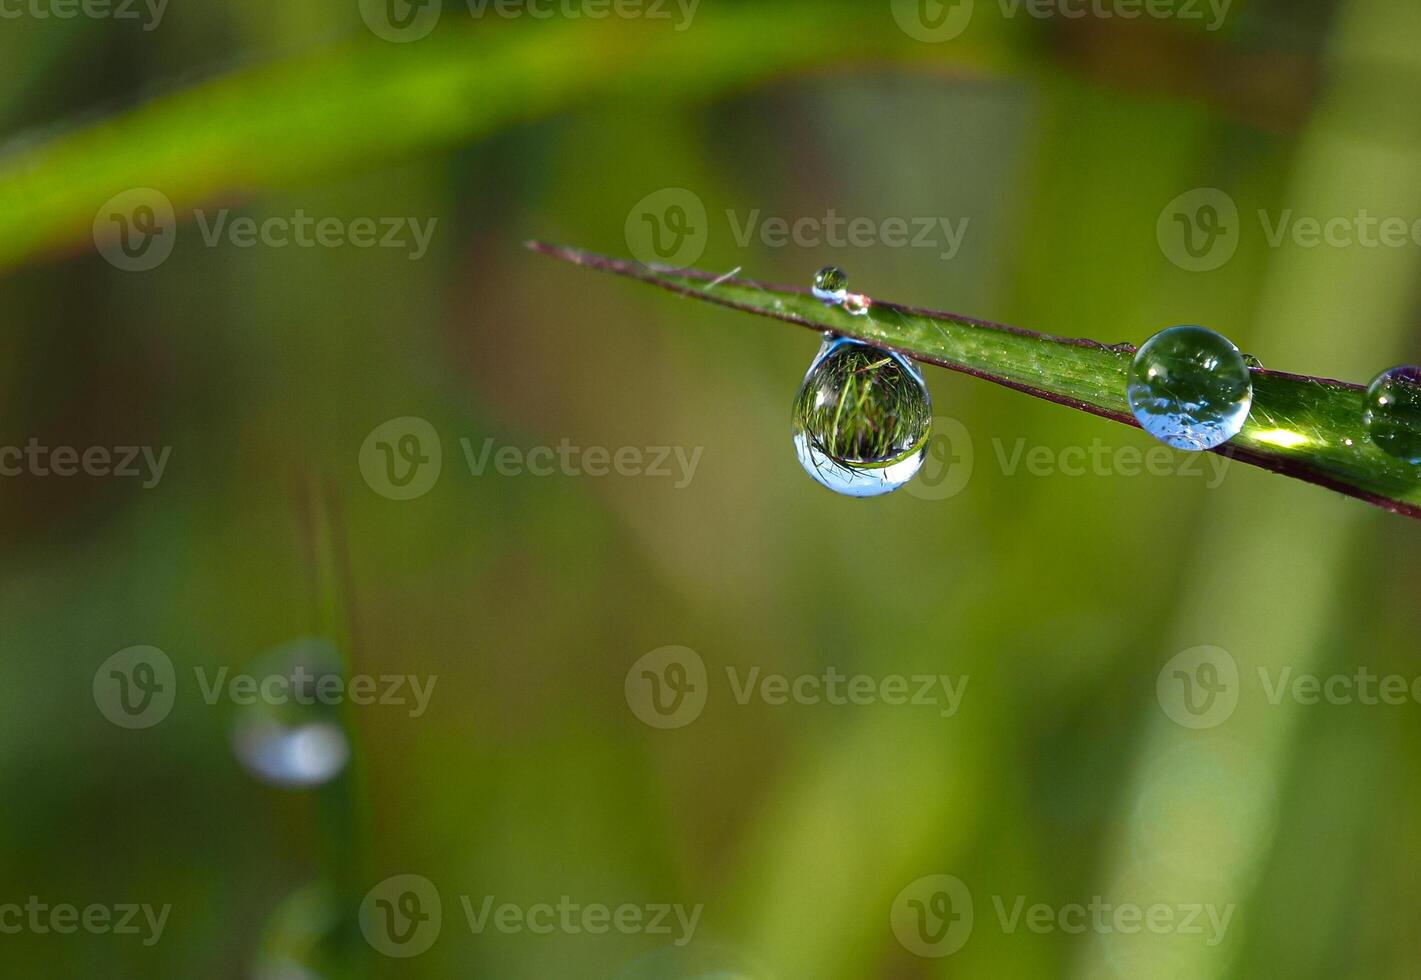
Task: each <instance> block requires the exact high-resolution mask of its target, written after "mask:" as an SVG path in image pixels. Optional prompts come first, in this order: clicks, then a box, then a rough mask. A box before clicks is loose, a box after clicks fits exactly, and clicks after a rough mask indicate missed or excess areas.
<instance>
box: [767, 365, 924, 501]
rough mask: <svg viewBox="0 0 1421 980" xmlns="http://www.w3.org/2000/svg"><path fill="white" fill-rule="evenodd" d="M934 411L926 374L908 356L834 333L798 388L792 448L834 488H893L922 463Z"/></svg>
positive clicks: (872, 493)
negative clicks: (905, 357)
mask: <svg viewBox="0 0 1421 980" xmlns="http://www.w3.org/2000/svg"><path fill="white" fill-rule="evenodd" d="M932 414H933V411H932V401H931V399H930V397H929V395H928V387H927V385H926V384H925V383H924V382H923V378H922V375H920V374H919V373H918V371H917V369H916V368H915V367H913V365H912V364H910V363H909V362H908V361H907V360H905V359H904V358H903V357H901V356H899V355H898V354H893V353H889V352H888V351H885V350H880V349H879V348H877V347H870V346H869V345H868V344H864V343H860V342H859V341H856V340H849V339H847V338H844V337H829V338H827V339H826V340H825V341H824V344H823V346H821V347H820V348H819V353H818V354H817V355H815V358H814V362H813V363H812V364H810V365H809V371H808V373H806V374H805V376H804V382H803V383H802V384H801V385H800V386H799V392H798V394H796V395H795V399H794V451H795V454H796V455H797V456H798V457H799V462H800V464H801V465H803V467H804V469H805V472H807V473H808V474H809V475H810V476H812V477H813V478H814V479H815V480H818V481H819V482H820V483H821V484H823V485H824V486H826V487H828V488H829V489H830V490H833V491H834V492H835V493H842V494H844V495H845V496H849V497H876V496H878V495H879V494H885V493H891V492H892V491H894V490H897V489H898V488H899V487H901V486H902V485H903V484H905V483H907V482H908V481H909V480H911V479H912V478H913V474H915V473H917V472H918V468H919V467H920V466H922V465H923V458H924V456H925V455H926V453H927V441H928V433H929V431H930V429H931V428H932Z"/></svg>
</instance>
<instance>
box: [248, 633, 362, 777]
mask: <svg viewBox="0 0 1421 980" xmlns="http://www.w3.org/2000/svg"><path fill="white" fill-rule="evenodd" d="M248 673H250V674H251V675H252V676H253V677H255V678H256V679H257V684H258V690H260V691H262V692H267V691H271V692H273V693H272V696H271V698H270V699H268V698H267V697H266V696H265V694H264V695H263V696H262V697H259V698H258V699H257V700H256V702H255V703H254V704H250V705H244V706H242V707H240V708H239V709H238V713H237V715H236V717H235V718H234V719H233V722H232V751H233V753H234V754H235V755H236V757H237V761H239V762H240V763H241V764H242V766H243V767H244V768H245V769H246V770H247V771H248V772H249V773H251V774H252V775H253V776H255V777H256V778H257V779H260V780H262V781H263V782H267V783H272V784H274V785H277V786H286V787H291V788H301V787H310V786H319V785H321V784H322V783H325V782H328V781H330V780H331V779H333V778H335V777H336V776H337V775H339V774H340V772H341V770H343V769H344V768H345V764H346V762H347V761H349V759H350V743H349V741H348V740H347V739H346V736H345V730H344V729H343V728H342V727H341V724H340V715H339V711H338V709H337V708H336V707H335V706H334V705H333V704H331V703H330V702H331V700H332V698H331V697H330V695H329V691H331V690H338V691H342V692H343V691H344V690H345V683H344V678H343V675H342V671H341V666H340V658H339V657H338V656H337V654H336V652H335V650H334V648H332V647H331V646H330V644H328V643H327V642H325V641H324V640H319V639H305V640H298V641H296V642H295V643H292V644H289V645H288V646H284V647H281V648H279V649H277V650H275V651H274V652H272V653H270V654H267V655H265V656H263V657H261V658H260V659H259V660H258V661H257V662H256V663H255V664H254V665H253V666H252V667H251V668H250V669H249V670H248Z"/></svg>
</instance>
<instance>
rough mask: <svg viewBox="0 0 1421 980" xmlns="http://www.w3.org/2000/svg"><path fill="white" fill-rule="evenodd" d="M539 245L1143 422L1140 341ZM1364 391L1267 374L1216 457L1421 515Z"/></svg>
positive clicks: (1420, 499)
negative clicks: (821, 295)
mask: <svg viewBox="0 0 1421 980" xmlns="http://www.w3.org/2000/svg"><path fill="white" fill-rule="evenodd" d="M529 247H530V248H532V249H533V250H535V251H538V252H542V253H544V254H547V255H551V256H553V257H555V258H559V259H563V260H564V261H567V262H571V263H573V264H575V265H582V266H587V267H588V268H591V269H596V270H599V271H603V272H612V273H616V274H617V275H622V276H627V277H629V278H632V279H638V280H641V281H643V282H647V283H651V284H653V285H656V286H660V287H662V288H663V289H668V290H671V291H672V292H675V293H678V294H680V295H682V296H688V297H692V298H695V299H701V300H706V301H708V302H711V303H717V304H720V305H722V306H728V307H730V308H732V309H737V310H741V311H744V312H746V313H755V314H758V315H760V316H767V317H773V318H775V319H778V320H784V321H787V322H789V323H796V324H799V325H800V326H803V327H808V328H810V329H813V330H820V331H823V330H829V331H833V332H834V333H837V334H842V335H844V336H846V337H854V338H857V339H859V340H862V341H865V342H866V343H869V344H873V345H875V346H878V347H883V348H885V349H888V350H895V351H898V352H899V353H902V354H904V355H906V356H908V357H912V358H914V359H915V360H918V361H922V362H924V363H927V364H936V365H938V366H940V367H945V368H949V369H951V370H954V371H961V372H964V373H967V374H971V375H974V376H976V377H979V378H984V379H986V380H988V381H994V382H996V383H997V384H1001V385H1005V386H1007V387H1009V388H1015V389H1017V390H1018V391H1023V392H1026V393H1027V394H1029V395H1034V396H1036V397H1038V398H1044V399H1046V400H1048V401H1053V402H1056V403H1058V404H1061V405H1067V406H1070V407H1071V408H1076V409H1080V410H1081V411H1084V412H1090V413H1091V414H1094V415H1099V416H1101V417H1103V418H1108V419H1112V420H1114V421H1116V422H1123V423H1124V424H1126V425H1135V426H1137V427H1138V424H1137V423H1136V422H1135V419H1134V417H1133V416H1132V415H1131V413H1130V407H1129V404H1128V403H1127V401H1126V397H1125V385H1126V372H1127V371H1128V369H1129V366H1130V362H1131V360H1132V358H1133V357H1134V354H1135V348H1134V347H1132V346H1130V345H1128V344H1116V345H1107V344H1102V343H1098V342H1096V341H1093V340H1079V339H1073V338H1065V337H1052V336H1050V335H1047V334H1041V333H1036V332H1033V331H1030V330H1022V329H1020V328H1017V327H1008V326H1004V325H1002V324H997V323H989V322H987V321H983V320H974V319H971V318H968V317H964V316H958V315H957V314H953V313H941V312H937V311H934V310H922V309H916V308H914V307H909V306H900V305H898V304H894V303H886V302H880V301H878V300H874V301H873V305H872V307H871V309H870V310H869V313H868V314H867V315H866V316H854V315H852V314H850V313H848V312H845V311H844V310H843V309H842V308H841V307H828V306H826V305H825V304H823V303H822V302H820V301H819V300H818V299H816V298H815V297H814V296H813V295H812V294H811V293H810V292H809V290H808V289H807V288H806V289H800V288H793V287H787V286H771V285H767V284H764V283H759V282H754V281H753V280H749V279H741V278H736V277H725V276H717V275H713V274H710V273H705V272H699V271H696V270H692V269H669V268H663V267H659V266H645V265H640V264H638V263H635V262H631V261H627V260H623V259H614V258H609V257H607V256H602V255H596V254H593V253H590V252H584V251H580V250H578V249H570V248H559V247H555V246H550V245H544V244H541V243H536V242H534V243H529ZM1362 394H1363V388H1362V387H1361V386H1359V385H1354V384H1347V383H1345V382H1341V381H1331V380H1328V379H1325V378H1312V377H1305V376H1302V375H1296V374H1287V373H1284V372H1281V371H1268V370H1262V369H1259V370H1255V371H1254V372H1253V409H1252V411H1251V413H1250V415H1249V419H1248V422H1247V424H1246V425H1245V426H1244V429H1243V431H1242V432H1241V433H1239V434H1238V435H1237V436H1236V437H1234V438H1233V439H1232V440H1231V441H1230V442H1229V443H1228V444H1226V445H1225V446H1221V447H1220V448H1218V449H1216V450H1214V452H1218V453H1221V454H1222V455H1225V456H1228V457H1230V458H1232V459H1236V460H1238V461H1239V462H1243V463H1248V464H1250V465H1253V466H1260V467H1263V468H1264V469H1268V470H1272V471H1274V472H1276V473H1282V474H1284V475H1286V476H1290V477H1293V478H1295V479H1299V480H1304V481H1306V482H1309V483H1315V484H1317V485H1319V486H1323V487H1327V488H1329V489H1332V490H1336V491H1338V492H1339V493H1344V494H1347V495H1348V496H1352V497H1356V498H1358V499H1360V500H1365V501H1367V502H1368V503H1371V504H1375V505H1377V506H1378V507H1382V508H1384V509H1386V510H1390V511H1393V512H1395V513H1398V514H1404V515H1406V516H1408V517H1421V468H1418V467H1416V466H1413V465H1411V464H1408V463H1406V462H1404V461H1402V460H1400V459H1397V458H1395V457H1393V456H1389V455H1387V454H1386V453H1384V452H1382V451H1381V450H1379V449H1377V448H1376V447H1375V446H1374V445H1372V443H1371V441H1370V440H1369V439H1368V438H1367V436H1366V433H1365V432H1364V431H1363V427H1362Z"/></svg>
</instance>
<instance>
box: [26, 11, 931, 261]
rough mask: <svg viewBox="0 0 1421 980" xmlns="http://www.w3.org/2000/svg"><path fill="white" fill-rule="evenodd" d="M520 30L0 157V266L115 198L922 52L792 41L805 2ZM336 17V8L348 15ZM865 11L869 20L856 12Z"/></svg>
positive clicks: (861, 23) (70, 230)
mask: <svg viewBox="0 0 1421 980" xmlns="http://www.w3.org/2000/svg"><path fill="white" fill-rule="evenodd" d="M707 7H708V9H707V10H705V11H703V12H702V14H703V16H702V17H701V18H699V19H698V20H697V21H696V24H695V27H696V29H695V30H685V31H676V30H675V29H674V28H673V27H671V26H669V25H666V24H663V23H661V22H660V21H654V22H634V21H626V20H609V21H599V20H589V19H578V20H563V21H560V22H556V23H554V22H549V23H546V24H544V23H539V24H538V26H537V28H536V29H533V30H520V29H516V28H511V27H509V26H507V25H505V24H501V23H496V22H495V23H481V22H475V21H470V20H467V19H466V21H467V22H466V23H462V24H460V23H456V22H455V17H454V15H452V14H451V16H450V18H449V19H450V23H449V24H447V25H442V26H440V27H439V29H437V30H436V31H435V32H434V33H433V34H431V35H430V36H428V37H426V38H424V39H422V40H419V41H417V42H415V43H410V44H391V43H388V42H386V41H382V40H379V39H376V38H374V37H373V36H371V35H369V34H366V33H363V34H362V35H361V36H358V37H356V38H355V39H353V40H349V41H345V42H342V43H337V44H332V45H329V46H326V47H323V48H320V49H317V50H314V51H311V52H307V53H303V54H301V55H299V56H296V57H293V58H290V59H286V60H281V61H274V62H270V63H264V64H257V65H248V66H244V67H241V68H238V69H236V70H234V71H232V72H230V73H228V74H225V75H221V76H218V77H215V78H212V79H209V80H206V81H202V82H199V83H197V84H195V85H192V86H191V87H188V88H184V89H181V90H177V91H174V92H171V93H168V94H166V95H163V96H160V97H158V98H156V99H153V100H152V101H150V102H147V103H145V104H143V105H141V106H138V107H136V108H134V109H132V110H130V111H127V112H124V113H121V114H119V115H117V116H114V117H112V118H110V119H106V120H102V121H100V122H97V123H93V124H89V125H85V126H82V127H78V128H74V129H71V130H69V131H67V132H62V133H60V134H59V135H58V136H55V137H53V138H51V139H47V140H45V141H43V142H39V143H27V142H25V143H20V144H18V145H17V146H16V147H15V148H14V149H12V150H11V151H10V152H9V153H7V154H5V155H3V156H0V269H4V268H8V267H11V266H14V265H16V264H18V263H20V262H21V261H24V260H26V259H29V258H33V257H35V256H36V255H41V254H44V253H46V252H52V251H59V250H64V249H71V248H75V247H83V246H87V244H88V243H89V241H90V236H91V233H92V232H91V229H92V226H93V222H94V216H95V214H96V212H97V211H98V210H99V208H100V207H101V206H102V205H103V203H104V202H105V201H107V200H108V199H109V198H111V197H112V196H113V195H115V194H117V193H120V192H122V191H125V190H129V189H130V188H135V187H152V188H155V189H157V190H159V191H161V192H163V193H164V194H166V195H167V196H168V197H169V198H170V199H171V200H172V202H173V204H174V205H175V207H176V208H177V210H178V211H179V213H181V212H182V211H183V209H184V208H191V207H193V206H196V205H200V204H203V203H205V202H208V201H212V200H214V199H224V198H233V197H241V196H244V195H249V194H253V193H257V192H260V191H263V190H267V189H270V188H275V187H284V186H290V185H293V184H299V183H300V182H303V181H309V180H312V179H314V178H317V177H321V176H324V175H327V174H331V173H339V172H344V171H350V170H354V169H356V168H362V167H370V166H372V165H379V164H380V163H382V162H384V161H387V160H391V159H400V158H405V157H409V156H413V155H416V154H419V153H423V152H428V151H429V150H431V149H438V148H442V147H447V146H452V145H456V144H458V143H460V142H463V141H467V140H471V139H477V138H479V137H481V136H484V135H487V134H489V133H492V132H495V131H497V130H499V129H500V128H503V127H505V126H508V125H511V124H515V123H517V122H520V121H525V120H530V119H536V118H541V117H543V116H546V115H548V114H550V113H553V112H557V111H560V110H563V109H566V108H569V107H571V106H575V105H578V104H581V103H585V102H589V101H593V100H595V99H598V98H617V97H627V98H631V99H636V100H637V101H638V102H640V103H644V102H645V101H646V100H647V99H648V98H673V99H695V98H697V97H704V96H706V95H708V94H711V93H716V92H721V91H724V90H726V89H729V88H734V87H736V86H741V85H746V84H750V83H753V82H756V81H759V80H762V79H765V78H769V77H772V76H774V75H776V74H780V73H784V72H790V71H795V70H802V69H806V68H809V67H812V66H816V65H823V64H827V63H830V62H834V61H842V60H844V59H846V58H864V57H871V56H874V55H880V56H894V55H895V53H896V54H897V55H900V56H901V55H904V54H906V55H907V56H914V57H923V56H924V54H923V52H922V51H920V50H918V49H922V48H924V47H925V46H923V45H917V46H916V48H915V47H914V43H913V42H912V41H911V39H909V38H907V37H906V36H904V35H903V34H902V33H901V32H899V31H897V30H895V29H893V27H892V21H891V18H888V17H887V16H886V15H884V12H883V11H878V10H873V11H864V12H862V13H860V14H853V15H845V16H836V18H835V19H834V23H833V24H832V29H829V27H828V26H826V25H822V24H820V25H817V26H816V27H815V29H813V30H805V29H804V27H805V24H806V22H807V21H806V16H807V15H808V14H810V13H811V11H810V10H809V9H808V8H807V7H806V5H803V4H800V5H786V6H785V7H784V8H783V9H775V10H767V9H765V8H764V7H762V6H747V7H741V8H730V9H726V10H712V9H709V5H707ZM352 8H354V4H352ZM874 15H879V16H874Z"/></svg>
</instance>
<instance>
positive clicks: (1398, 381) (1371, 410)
mask: <svg viewBox="0 0 1421 980" xmlns="http://www.w3.org/2000/svg"><path fill="white" fill-rule="evenodd" d="M1363 404H1364V406H1365V408H1364V409H1363V412H1362V424H1363V425H1365V426H1366V427H1367V436H1368V437H1369V438H1370V439H1371V440H1372V443H1373V444H1374V445H1375V446H1376V447H1377V448H1378V449H1380V450H1381V451H1382V452H1384V453H1389V454H1390V455H1392V456H1395V457H1397V458H1398V459H1404V460H1406V461H1407V462H1408V463H1421V368H1418V367H1414V366H1412V365H1409V364H1408V365H1405V366H1403V367H1394V368H1392V369H1391V370H1390V371H1383V372H1382V373H1381V374H1379V375H1377V377H1376V379H1375V380H1374V381H1373V382H1372V383H1371V384H1370V385H1369V386H1368V387H1367V394H1366V396H1365V398H1364V399H1363Z"/></svg>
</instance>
